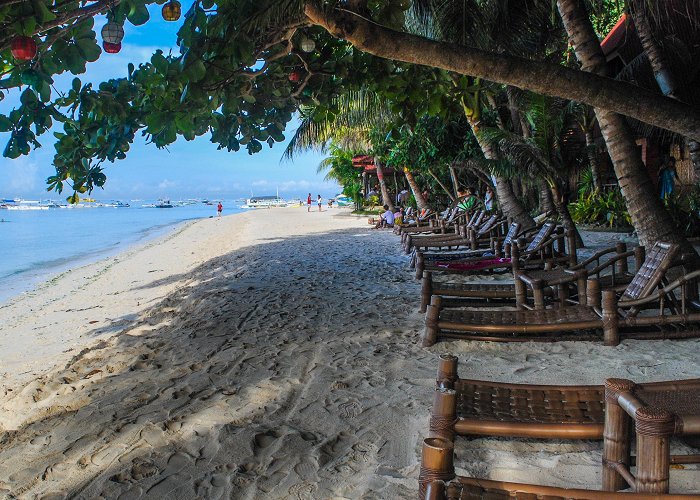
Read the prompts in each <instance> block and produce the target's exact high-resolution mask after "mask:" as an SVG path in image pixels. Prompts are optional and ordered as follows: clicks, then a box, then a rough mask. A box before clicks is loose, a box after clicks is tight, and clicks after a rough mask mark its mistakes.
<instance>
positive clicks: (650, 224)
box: [557, 0, 694, 252]
mask: <svg viewBox="0 0 700 500" xmlns="http://www.w3.org/2000/svg"><path fill="white" fill-rule="evenodd" d="M557 7H558V9H559V14H560V16H561V19H562V21H563V23H564V27H565V28H566V31H567V33H568V35H569V40H570V41H571V44H572V46H573V48H574V52H575V53H576V57H577V59H578V60H579V62H580V63H581V68H582V69H583V70H584V71H589V72H592V73H596V74H598V75H601V76H607V64H606V60H605V56H604V55H603V51H602V50H601V48H600V41H599V40H598V37H597V36H596V34H595V32H594V30H593V25H592V24H591V20H590V18H589V16H588V12H587V10H586V7H585V5H584V4H583V0H557ZM595 113H596V117H597V119H598V123H599V124H600V129H601V132H602V134H603V138H604V139H605V143H606V144H607V148H608V153H609V155H610V158H611V159H612V162H613V166H614V168H615V174H616V176H617V179H618V182H619V184H620V190H621V191H622V195H623V196H624V198H625V202H626V203H627V209H628V211H629V214H630V217H631V219H632V224H633V225H634V227H635V229H636V230H637V234H638V235H639V240H640V243H642V244H643V245H653V244H654V242H656V241H668V242H672V243H679V244H681V245H683V247H684V250H686V251H688V252H694V250H693V248H692V246H691V245H690V244H689V243H688V242H687V240H686V239H685V238H684V237H683V236H682V233H681V232H680V231H679V230H678V229H677V228H676V227H675V224H674V223H673V221H672V219H671V217H670V216H669V214H668V212H667V211H666V210H665V208H664V207H663V204H662V203H661V200H660V199H659V197H658V196H657V194H656V189H654V186H653V184H652V182H651V179H650V178H649V174H648V173H647V170H646V167H645V166H644V163H643V162H642V158H641V155H640V154H639V152H638V151H637V145H636V144H635V141H634V135H633V133H632V130H631V129H630V126H629V125H628V123H627V121H626V120H625V118H624V117H622V116H621V115H619V114H617V113H613V112H611V111H608V110H607V109H603V108H596V110H595Z"/></svg>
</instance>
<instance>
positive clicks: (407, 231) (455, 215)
mask: <svg viewBox="0 0 700 500" xmlns="http://www.w3.org/2000/svg"><path fill="white" fill-rule="evenodd" d="M484 214H485V212H484V211H483V210H481V211H478V212H474V213H473V214H472V216H471V217H470V218H469V219H468V220H467V221H466V222H465V224H466V226H467V227H472V226H476V225H479V224H481V220H482V219H483V218H484ZM465 216H466V213H465V212H464V211H463V210H462V209H461V208H459V207H455V208H453V209H450V211H449V213H448V214H446V215H445V217H438V218H431V219H430V221H429V223H428V224H426V225H418V226H414V227H406V228H403V229H401V231H400V232H399V234H400V236H401V243H403V244H405V243H406V239H407V238H408V236H409V235H413V234H435V233H440V234H447V233H451V232H457V231H458V229H459V228H460V227H461V226H462V224H460V220H461V219H462V218H464V217H465Z"/></svg>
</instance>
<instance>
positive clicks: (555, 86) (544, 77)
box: [304, 1, 700, 140]
mask: <svg viewBox="0 0 700 500" xmlns="http://www.w3.org/2000/svg"><path fill="white" fill-rule="evenodd" d="M304 13H305V14H306V16H307V18H308V19H309V21H310V22H311V23H313V24H315V25H318V26H321V27H323V28H324V29H326V30H327V31H328V32H329V33H330V34H331V35H333V36H335V37H336V38H340V39H343V40H346V41H348V42H349V43H351V44H352V45H353V46H355V47H357V48H358V49H360V50H362V51H363V52H367V53H369V54H373V55H375V56H378V57H383V58H386V59H393V60H397V61H402V62H406V63H410V64H419V65H423V66H429V67H435V68H439V69H443V70H446V71H453V72H455V73H459V74H462V75H468V76H473V77H479V78H484V79H486V80H490V81H493V82H496V83H502V84H506V85H513V86H514V87H518V88H522V89H526V90H530V91H532V92H536V93H539V94H543V95H547V96H552V97H560V98H563V99H570V100H573V101H577V102H582V103H586V104H589V105H591V106H594V107H596V108H601V109H606V110H609V111H614V112H616V113H620V114H623V115H625V116H629V117H632V118H635V119H637V120H639V121H642V122H644V123H648V124H650V125H653V126H656V127H660V128H663V129H668V130H671V131H673V132H677V133H679V134H682V135H685V136H687V137H690V138H692V139H695V140H700V110H699V109H697V108H695V107H692V106H691V105H689V104H686V103H682V102H678V101H675V100H673V99H670V98H668V97H664V96H661V95H659V94H655V93H653V92H649V91H647V90H645V89H642V88H640V87H637V86H636V85H632V84H629V83H626V82H622V81H617V80H613V79H611V78H605V77H601V76H598V75H594V74H592V73H587V72H585V71H579V70H574V69H570V68H567V67H565V66H560V65H557V64H551V63H546V62H541V61H533V60H529V59H524V58H521V57H515V56H511V55H507V54H497V53H492V52H486V51H483V50H479V49H475V48H472V47H464V46H460V45H456V44H452V43H446V42H436V41H434V40H429V39H427V38H424V37H421V36H417V35H411V34H408V33H403V32H399V31H394V30H392V29H389V28H386V27H384V26H381V25H378V24H376V23H373V22H371V21H367V20H365V19H363V18H362V17H360V16H357V15H355V14H353V13H352V12H348V11H340V10H338V9H336V10H333V11H325V10H323V9H322V8H320V7H319V6H318V5H317V4H315V3H314V2H313V1H309V2H307V3H306V5H305V7H304Z"/></svg>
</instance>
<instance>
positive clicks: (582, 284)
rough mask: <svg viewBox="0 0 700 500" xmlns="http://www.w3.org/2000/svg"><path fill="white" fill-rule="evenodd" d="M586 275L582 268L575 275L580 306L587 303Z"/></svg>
mask: <svg viewBox="0 0 700 500" xmlns="http://www.w3.org/2000/svg"><path fill="white" fill-rule="evenodd" d="M587 283H588V275H587V274H586V271H584V270H582V271H581V272H579V273H578V275H577V276H576V289H577V291H578V293H577V294H578V303H579V304H580V305H582V306H587V305H588V287H587V286H586V285H587Z"/></svg>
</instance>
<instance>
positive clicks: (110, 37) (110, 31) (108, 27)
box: [102, 21, 124, 50]
mask: <svg viewBox="0 0 700 500" xmlns="http://www.w3.org/2000/svg"><path fill="white" fill-rule="evenodd" d="M123 39H124V26H122V25H121V24H119V23H115V22H114V21H110V22H108V23H107V24H105V25H104V26H103V27H102V40H104V41H105V42H107V43H111V44H113V45H116V44H118V43H119V44H120V43H122V40H123ZM105 50H106V49H105Z"/></svg>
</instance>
